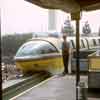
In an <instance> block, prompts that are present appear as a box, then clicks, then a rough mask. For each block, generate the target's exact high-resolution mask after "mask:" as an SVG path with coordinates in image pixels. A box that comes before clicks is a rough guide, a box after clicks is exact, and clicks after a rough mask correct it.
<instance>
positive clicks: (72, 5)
mask: <svg viewBox="0 0 100 100" xmlns="http://www.w3.org/2000/svg"><path fill="white" fill-rule="evenodd" d="M26 1H28V2H31V3H33V4H35V5H38V6H40V7H42V8H46V9H60V10H63V11H65V12H68V13H75V12H79V11H91V10H97V9H100V0H26Z"/></svg>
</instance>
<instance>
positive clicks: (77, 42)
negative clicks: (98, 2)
mask: <svg viewBox="0 0 100 100" xmlns="http://www.w3.org/2000/svg"><path fill="white" fill-rule="evenodd" d="M71 19H72V20H76V100H79V99H78V97H79V94H78V89H77V87H78V85H79V82H80V60H79V54H80V52H79V49H80V40H79V39H80V34H79V26H80V11H79V12H75V13H71Z"/></svg>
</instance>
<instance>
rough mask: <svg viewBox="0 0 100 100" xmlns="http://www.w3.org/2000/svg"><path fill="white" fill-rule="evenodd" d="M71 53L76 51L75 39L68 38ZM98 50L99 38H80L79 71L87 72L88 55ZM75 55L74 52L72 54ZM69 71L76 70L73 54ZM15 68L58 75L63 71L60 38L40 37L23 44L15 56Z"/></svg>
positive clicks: (25, 71) (99, 46) (99, 45)
mask: <svg viewBox="0 0 100 100" xmlns="http://www.w3.org/2000/svg"><path fill="white" fill-rule="evenodd" d="M67 41H68V42H69V43H70V45H71V46H70V47H71V49H72V51H75V49H76V43H75V37H68V39H67ZM98 48H100V37H88V38H87V37H84V38H83V37H81V38H80V52H81V53H80V70H81V71H87V70H88V58H87V57H88V55H89V54H91V53H93V52H95V51H96V50H97V49H98ZM74 53H75V52H74ZM74 53H73V56H72V58H71V59H70V60H71V62H70V63H71V64H70V69H71V70H72V71H75V70H76V64H75V61H76V60H75V59H76V57H74V55H75V54H74ZM15 61H16V66H17V67H18V68H19V69H21V70H22V71H23V73H27V72H37V71H46V72H49V73H51V74H53V75H54V74H60V73H62V72H63V71H64V65H63V59H62V38H54V37H44V38H43V37H42V38H33V39H31V40H29V41H28V42H26V43H24V44H23V45H22V46H21V47H20V48H19V50H18V52H17V53H16V56H15Z"/></svg>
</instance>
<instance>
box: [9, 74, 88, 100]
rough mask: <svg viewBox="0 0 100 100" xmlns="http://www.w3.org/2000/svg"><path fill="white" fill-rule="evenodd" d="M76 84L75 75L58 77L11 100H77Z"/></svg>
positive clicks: (84, 78)
mask: <svg viewBox="0 0 100 100" xmlns="http://www.w3.org/2000/svg"><path fill="white" fill-rule="evenodd" d="M82 80H84V81H86V80H87V79H86V77H83V79H82ZM75 83H76V79H75V75H65V76H57V75H56V76H53V77H52V78H49V79H47V80H45V81H43V82H42V83H40V84H38V85H37V86H35V87H32V88H31V89H29V90H27V91H25V92H23V93H21V94H20V95H18V96H16V97H14V98H12V99H11V100H76V87H75Z"/></svg>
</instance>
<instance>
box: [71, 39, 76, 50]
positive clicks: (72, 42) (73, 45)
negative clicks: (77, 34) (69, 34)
mask: <svg viewBox="0 0 100 100" xmlns="http://www.w3.org/2000/svg"><path fill="white" fill-rule="evenodd" d="M70 41H71V44H72V47H73V49H75V44H74V41H73V40H70Z"/></svg>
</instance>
